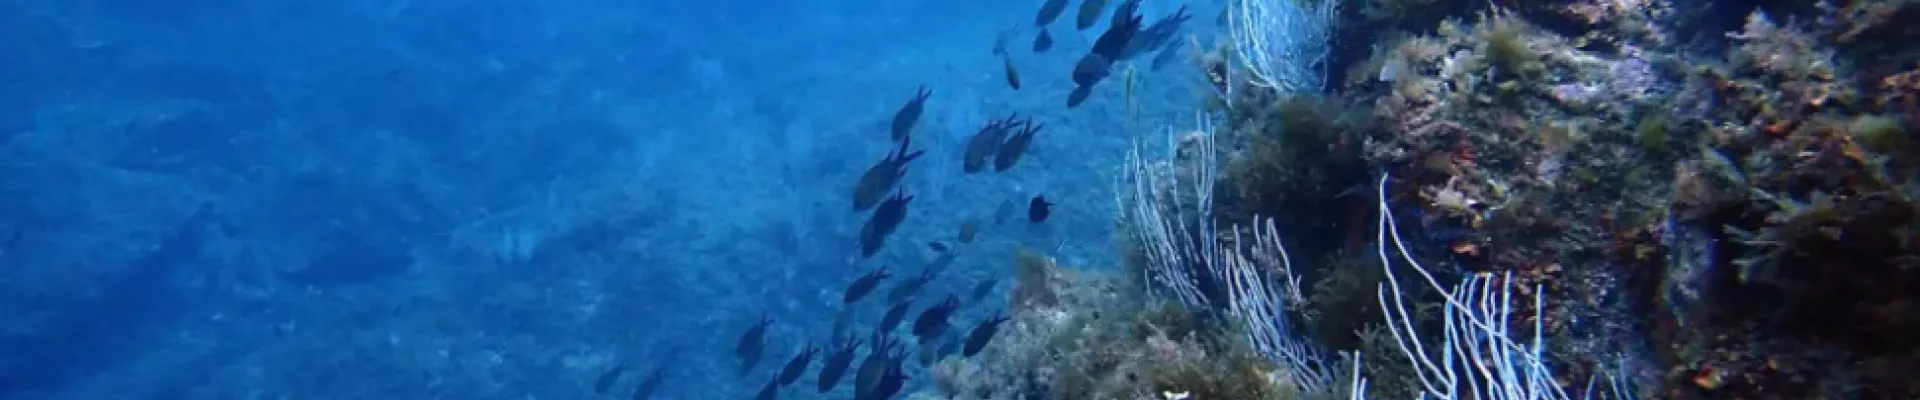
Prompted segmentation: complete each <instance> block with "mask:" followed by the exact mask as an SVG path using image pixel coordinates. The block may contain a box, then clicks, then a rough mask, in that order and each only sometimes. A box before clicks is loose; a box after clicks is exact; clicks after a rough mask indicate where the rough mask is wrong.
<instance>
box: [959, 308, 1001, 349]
mask: <svg viewBox="0 0 1920 400" xmlns="http://www.w3.org/2000/svg"><path fill="white" fill-rule="evenodd" d="M1003 322H1007V316H1006V315H1003V314H999V313H995V314H993V316H992V317H988V318H987V320H985V321H980V325H975V326H974V327H973V332H969V333H967V345H966V347H964V348H962V349H961V351H960V355H961V356H962V357H973V355H974V354H980V350H983V349H986V348H987V343H988V342H991V341H993V335H994V334H995V333H998V332H999V331H1000V324H1001V323H1003Z"/></svg>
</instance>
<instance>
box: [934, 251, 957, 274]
mask: <svg viewBox="0 0 1920 400" xmlns="http://www.w3.org/2000/svg"><path fill="white" fill-rule="evenodd" d="M959 257H960V255H959V254H957V253H954V252H951V251H949V252H945V253H940V257H936V258H934V259H933V261H932V262H928V263H927V270H928V271H933V274H934V275H939V274H940V273H941V272H946V270H947V267H950V266H953V260H954V259H955V258H959Z"/></svg>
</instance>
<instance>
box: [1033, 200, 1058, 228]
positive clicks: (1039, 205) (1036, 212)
mask: <svg viewBox="0 0 1920 400" xmlns="http://www.w3.org/2000/svg"><path fill="white" fill-rule="evenodd" d="M1050 207H1053V203H1048V202H1047V196H1033V201H1029V202H1027V222H1032V223H1036V224H1038V223H1040V222H1042V221H1046V220H1047V216H1048V215H1052V214H1053V211H1052V210H1051V209H1050Z"/></svg>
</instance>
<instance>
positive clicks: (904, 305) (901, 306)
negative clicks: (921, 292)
mask: <svg viewBox="0 0 1920 400" xmlns="http://www.w3.org/2000/svg"><path fill="white" fill-rule="evenodd" d="M912 309H913V302H912V301H902V302H898V303H893V307H891V308H887V313H886V314H882V315H880V322H877V323H875V324H874V325H873V331H874V332H885V333H893V328H898V327H900V321H901V320H904V319H906V318H907V311H909V310H912Z"/></svg>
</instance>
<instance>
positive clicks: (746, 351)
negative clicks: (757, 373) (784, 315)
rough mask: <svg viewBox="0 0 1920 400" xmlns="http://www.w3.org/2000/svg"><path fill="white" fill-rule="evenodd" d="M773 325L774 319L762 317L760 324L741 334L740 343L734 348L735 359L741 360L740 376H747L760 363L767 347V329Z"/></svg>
mask: <svg viewBox="0 0 1920 400" xmlns="http://www.w3.org/2000/svg"><path fill="white" fill-rule="evenodd" d="M772 324H773V317H769V316H761V317H760V322H758V323H755V324H753V326H752V327H749V328H747V331H746V332H743V333H741V334H740V341H739V343H737V344H735V345H734V348H733V355H734V357H735V358H736V359H738V360H740V374H742V375H745V374H746V373H747V372H748V371H752V370H753V367H754V366H755V365H757V364H759V363H760V355H761V353H762V352H764V351H765V350H766V347H767V327H768V326H769V325H772Z"/></svg>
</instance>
